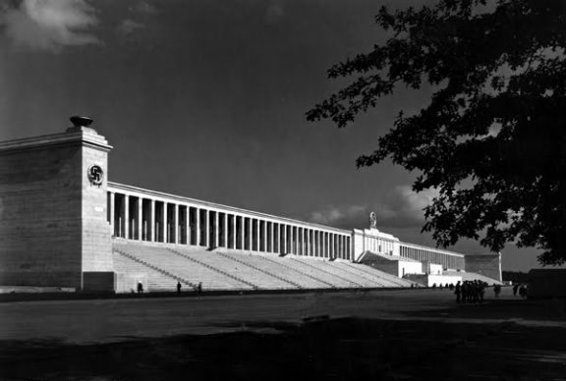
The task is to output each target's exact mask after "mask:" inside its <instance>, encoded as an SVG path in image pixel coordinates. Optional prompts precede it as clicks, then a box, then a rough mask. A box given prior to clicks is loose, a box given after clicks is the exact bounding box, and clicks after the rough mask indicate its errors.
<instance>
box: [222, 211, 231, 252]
mask: <svg viewBox="0 0 566 381" xmlns="http://www.w3.org/2000/svg"><path fill="white" fill-rule="evenodd" d="M222 226H223V228H222V234H223V235H224V242H223V245H222V246H223V247H225V248H229V247H230V244H229V241H230V234H229V233H230V232H229V231H228V213H224V220H223V221H222Z"/></svg>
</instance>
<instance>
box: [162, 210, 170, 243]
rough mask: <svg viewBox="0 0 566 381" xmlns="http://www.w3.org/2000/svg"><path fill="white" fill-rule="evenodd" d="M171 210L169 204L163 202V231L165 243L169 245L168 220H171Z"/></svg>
mask: <svg viewBox="0 0 566 381" xmlns="http://www.w3.org/2000/svg"><path fill="white" fill-rule="evenodd" d="M167 209H169V208H168V207H167V202H166V201H163V213H162V215H163V226H162V227H161V231H162V232H163V242H164V243H167V242H169V228H168V227H167V220H168V219H169V212H168V210H167Z"/></svg>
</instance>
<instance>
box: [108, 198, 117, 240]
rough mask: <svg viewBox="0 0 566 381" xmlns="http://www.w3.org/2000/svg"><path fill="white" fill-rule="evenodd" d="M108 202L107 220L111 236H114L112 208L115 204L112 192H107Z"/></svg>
mask: <svg viewBox="0 0 566 381" xmlns="http://www.w3.org/2000/svg"><path fill="white" fill-rule="evenodd" d="M108 202H109V210H108V214H109V215H110V221H108V222H109V223H110V232H111V235H112V237H114V233H115V232H114V213H115V212H114V208H115V204H114V192H108Z"/></svg>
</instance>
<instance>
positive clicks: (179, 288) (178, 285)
mask: <svg viewBox="0 0 566 381" xmlns="http://www.w3.org/2000/svg"><path fill="white" fill-rule="evenodd" d="M180 293H181V282H179V281H177V294H180Z"/></svg>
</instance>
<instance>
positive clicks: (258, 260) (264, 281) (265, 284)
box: [217, 251, 303, 289]
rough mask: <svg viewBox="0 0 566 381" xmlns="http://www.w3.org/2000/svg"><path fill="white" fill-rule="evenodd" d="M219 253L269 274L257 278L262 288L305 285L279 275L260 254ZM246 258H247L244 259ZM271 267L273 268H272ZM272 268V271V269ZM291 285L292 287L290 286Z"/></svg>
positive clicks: (299, 286) (300, 286)
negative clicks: (274, 280)
mask: <svg viewBox="0 0 566 381" xmlns="http://www.w3.org/2000/svg"><path fill="white" fill-rule="evenodd" d="M217 254H218V255H221V256H222V257H224V258H226V259H228V260H231V261H235V262H238V263H239V264H241V265H243V266H247V267H249V268H251V269H253V270H255V271H258V272H260V273H262V274H264V275H267V277H265V276H264V277H262V278H258V279H256V283H258V284H260V288H265V289H278V288H281V289H289V288H291V289H294V288H298V289H302V288H303V286H302V285H300V284H299V283H297V282H294V281H292V280H290V279H287V278H284V277H282V276H280V275H277V272H276V271H273V270H276V269H273V268H272V267H273V266H269V264H268V263H266V262H264V261H263V258H262V257H260V256H252V255H248V256H242V255H238V254H227V253H225V252H220V251H218V252H217ZM238 257H242V258H243V259H239V258H238ZM244 259H245V260H244ZM270 267H271V268H270ZM270 270H271V271H270ZM270 278H275V279H277V280H279V281H281V282H283V284H280V282H273V280H272V279H270ZM289 285H290V286H291V287H289Z"/></svg>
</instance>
